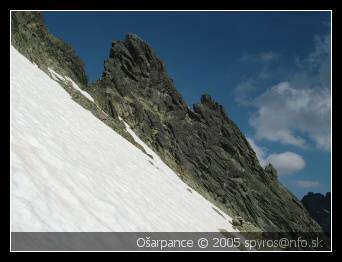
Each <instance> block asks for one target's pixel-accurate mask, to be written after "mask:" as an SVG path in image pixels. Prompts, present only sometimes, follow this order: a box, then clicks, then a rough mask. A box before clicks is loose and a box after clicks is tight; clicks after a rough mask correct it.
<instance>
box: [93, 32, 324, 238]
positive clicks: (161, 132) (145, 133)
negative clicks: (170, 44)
mask: <svg viewBox="0 0 342 262" xmlns="http://www.w3.org/2000/svg"><path fill="white" fill-rule="evenodd" d="M91 90H92V92H93V94H94V97H96V98H95V99H96V101H97V103H98V104H99V105H100V107H101V108H102V109H103V110H104V111H106V112H107V113H108V114H111V112H112V108H115V109H114V110H115V112H116V114H117V115H118V116H120V117H121V118H123V119H124V120H125V121H126V122H127V123H128V124H129V125H130V126H131V127H132V128H133V130H134V131H135V132H136V133H137V134H138V135H139V136H140V137H141V139H142V140H144V141H145V142H146V143H147V144H148V145H149V146H150V147H152V148H153V149H154V150H155V151H156V152H157V153H158V154H159V155H160V156H161V158H162V159H163V160H164V161H165V162H166V163H167V164H168V165H169V166H170V167H171V168H173V169H174V170H175V171H176V172H177V173H178V174H180V177H181V179H183V180H184V181H185V182H186V183H188V184H189V185H190V186H191V187H192V188H194V189H195V190H197V191H199V192H200V193H201V194H202V195H203V196H205V197H206V198H208V199H209V200H211V201H212V202H213V203H215V204H216V205H217V206H219V207H220V208H222V209H223V210H225V211H226V212H228V213H229V214H231V215H234V216H241V217H242V218H243V219H244V220H246V221H249V222H251V223H253V224H254V225H256V226H258V227H259V228H261V229H262V230H265V231H297V232H298V231H320V227H319V226H318V225H317V223H316V222H315V221H313V220H312V219H311V217H310V216H309V214H308V213H307V211H306V210H305V208H303V206H302V204H301V202H300V201H299V200H298V199H297V198H296V197H295V196H293V195H292V194H291V193H290V192H289V191H288V190H287V189H286V188H285V187H283V186H282V185H281V184H280V183H279V181H278V180H277V172H276V170H275V169H274V168H273V167H272V166H271V165H269V166H267V167H266V168H265V169H263V168H262V167H261V166H260V164H259V162H258V160H257V157H256V154H255V152H254V151H253V149H252V148H251V146H250V145H249V143H248V142H247V140H246V138H245V136H244V135H243V134H242V133H241V131H240V130H239V128H238V127H237V126H236V125H235V123H234V122H233V121H232V120H230V118H229V117H228V115H227V113H226V112H225V110H224V108H223V107H222V105H220V104H218V103H217V102H215V101H214V99H213V98H212V97H211V96H210V95H208V94H204V95H203V96H202V97H201V101H200V102H199V103H198V104H195V105H193V107H192V108H189V107H188V106H187V104H186V103H185V102H184V100H183V99H182V97H181V95H180V94H179V93H178V91H177V89H176V88H175V86H174V84H173V82H172V80H171V79H170V78H169V77H168V74H167V72H166V67H165V65H164V63H163V62H162V61H161V59H159V58H158V56H157V55H156V54H155V52H154V50H153V49H152V48H151V47H150V45H149V44H147V43H146V42H145V41H143V40H142V39H141V38H139V37H138V36H136V35H134V34H127V36H126V39H125V40H124V41H114V42H113V43H112V45H111V48H110V52H109V58H108V59H107V60H106V61H105V63H104V72H103V75H102V78H101V79H100V80H98V81H97V82H96V83H95V84H94V85H92V86H91Z"/></svg>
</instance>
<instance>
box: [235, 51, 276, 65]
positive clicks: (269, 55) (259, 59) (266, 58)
mask: <svg viewBox="0 0 342 262" xmlns="http://www.w3.org/2000/svg"><path fill="white" fill-rule="evenodd" d="M279 56H280V55H279V54H278V53H276V52H274V51H262V52H260V53H257V54H250V53H244V54H243V55H242V56H241V58H240V61H241V62H256V63H265V62H272V61H275V60H277V59H278V58H279Z"/></svg>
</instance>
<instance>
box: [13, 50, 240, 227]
mask: <svg viewBox="0 0 342 262" xmlns="http://www.w3.org/2000/svg"><path fill="white" fill-rule="evenodd" d="M75 85H76V84H75ZM126 128H127V130H128V131H129V132H131V134H132V135H133V136H134V138H135V139H136V141H138V142H139V143H140V144H142V145H143V146H144V147H145V148H146V151H147V152H148V153H150V154H152V155H153V158H154V159H151V158H150V157H148V156H147V155H146V154H144V153H143V152H142V151H141V150H139V149H138V148H136V147H135V146H133V145H132V144H131V143H130V142H128V141H127V140H125V139H124V138H123V137H121V136H120V135H118V134H117V133H115V132H114V131H113V130H112V129H110V128H109V127H107V126H106V125H105V124H104V123H102V122H101V121H100V120H98V119H97V118H95V117H94V116H93V115H92V114H91V113H90V112H88V111H86V110H85V109H83V108H82V107H81V106H80V105H78V104H77V103H75V102H74V101H73V100H72V99H71V97H70V96H69V94H68V93H67V92H66V91H65V90H64V89H63V88H62V87H61V86H60V85H59V84H58V82H57V81H54V80H53V79H51V78H50V77H49V76H48V75H47V74H45V73H44V72H43V71H41V70H40V69H39V68H38V67H37V66H35V65H33V64H31V63H30V62H29V61H28V60H27V59H26V58H25V57H24V56H22V55H21V54H20V53H19V52H18V51H17V50H15V49H14V48H13V47H11V230H12V231H39V232H41V231H107V232H108V231H168V232H171V231H177V232H178V231H219V229H225V230H227V231H235V230H234V229H233V228H232V225H231V223H230V221H231V218H230V217H228V216H227V215H225V214H224V213H223V212H221V213H222V215H223V216H221V215H220V214H218V212H217V211H215V210H214V209H213V205H212V204H211V203H209V202H208V201H207V200H205V199H204V198H203V197H202V196H200V195H199V194H198V193H196V192H195V191H192V192H191V190H188V187H187V186H186V184H184V183H183V182H182V181H181V180H180V179H179V178H178V177H177V175H176V174H175V173H174V172H173V171H172V170H171V169H170V168H168V167H167V166H166V165H165V164H164V163H163V162H162V161H161V160H160V158H159V157H158V156H157V155H156V154H155V153H154V152H153V151H152V150H151V149H149V148H148V147H147V146H146V145H145V144H143V142H142V141H141V140H140V139H139V138H138V137H137V136H136V135H135V134H134V133H133V131H132V130H131V129H130V128H129V126H128V125H127V124H126Z"/></svg>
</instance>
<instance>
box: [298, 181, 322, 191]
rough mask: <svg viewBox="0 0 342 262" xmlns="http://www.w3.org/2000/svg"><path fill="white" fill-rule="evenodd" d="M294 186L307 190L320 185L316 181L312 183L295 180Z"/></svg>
mask: <svg viewBox="0 0 342 262" xmlns="http://www.w3.org/2000/svg"><path fill="white" fill-rule="evenodd" d="M296 186H297V187H300V188H304V189H309V188H317V187H320V186H321V184H320V183H319V182H318V181H312V180H297V181H296Z"/></svg>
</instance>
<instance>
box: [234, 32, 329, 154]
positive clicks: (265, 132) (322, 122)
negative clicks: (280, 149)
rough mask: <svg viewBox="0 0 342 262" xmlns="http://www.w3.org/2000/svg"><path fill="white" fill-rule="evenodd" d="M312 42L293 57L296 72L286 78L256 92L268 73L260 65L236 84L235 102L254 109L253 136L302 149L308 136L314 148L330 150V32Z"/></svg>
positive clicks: (265, 55) (270, 57) (264, 57)
mask: <svg viewBox="0 0 342 262" xmlns="http://www.w3.org/2000/svg"><path fill="white" fill-rule="evenodd" d="M314 43H315V47H314V49H313V51H312V52H310V53H309V54H308V55H307V56H306V57H304V58H298V57H297V58H296V65H295V68H296V71H295V72H294V73H292V74H290V75H288V77H287V80H286V81H283V82H279V83H278V84H276V85H274V86H271V87H269V88H267V89H266V90H265V91H263V92H262V93H261V94H258V95H255V94H256V92H255V90H256V86H259V87H260V86H262V84H261V83H260V80H261V79H267V78H268V77H269V76H270V74H269V71H267V70H266V69H267V67H261V71H260V72H259V75H257V76H256V77H255V78H254V79H249V80H248V81H246V80H244V81H242V82H241V83H240V84H238V86H237V87H236V89H235V100H236V102H238V103H239V104H240V105H243V106H252V107H254V108H255V109H256V110H255V111H254V113H253V114H252V115H251V117H250V119H249V123H250V125H251V126H252V127H254V129H255V136H256V138H258V139H266V140H269V141H273V142H280V143H282V144H288V145H294V146H298V147H302V148H304V147H307V146H308V138H309V140H311V141H312V142H314V144H315V145H316V147H317V148H319V149H321V150H324V151H330V141H331V136H330V130H331V122H330V115H331V98H330V97H331V86H330V74H331V68H330V59H331V52H330V35H329V34H327V35H325V36H315V37H314ZM247 59H249V60H251V59H252V60H253V59H254V61H255V60H258V61H260V62H263V63H264V64H267V61H274V60H276V59H279V56H278V55H277V54H276V53H274V52H261V53H259V54H256V55H250V54H249V55H245V56H244V60H247ZM259 89H260V88H259ZM259 92H260V90H259Z"/></svg>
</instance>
